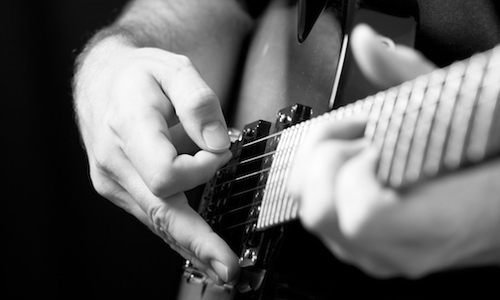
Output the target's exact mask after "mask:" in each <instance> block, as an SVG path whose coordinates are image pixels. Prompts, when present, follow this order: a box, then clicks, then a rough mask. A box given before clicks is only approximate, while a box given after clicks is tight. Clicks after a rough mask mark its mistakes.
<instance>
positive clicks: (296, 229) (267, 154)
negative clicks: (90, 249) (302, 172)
mask: <svg viewBox="0 0 500 300" xmlns="http://www.w3.org/2000/svg"><path fill="white" fill-rule="evenodd" d="M352 2H354V1H337V2H336V5H338V6H337V7H334V8H333V9H334V10H335V11H339V10H341V11H343V12H344V14H346V12H345V10H349V9H352V7H351V6H350V5H351V3H352ZM278 3H279V4H276V7H275V8H276V10H275V12H279V13H281V12H282V11H283V9H284V10H285V11H286V10H287V9H289V8H290V7H291V6H290V4H289V1H278ZM271 10H272V9H271ZM282 17H283V18H287V19H288V18H290V15H288V14H286V13H285V14H284V15H283V16H282ZM315 17H317V16H315ZM399 17H400V16H398V18H399ZM275 18H276V14H274V15H272V18H271V17H268V18H264V20H263V23H266V22H273V21H276V19H275ZM349 18H350V17H345V18H343V19H341V20H340V22H339V23H335V20H339V19H335V18H330V19H329V17H328V16H327V17H324V19H319V22H320V24H321V22H326V23H328V22H330V21H332V20H333V22H334V23H335V24H337V25H338V26H337V27H335V24H333V25H332V24H328V26H325V28H330V29H327V30H331V28H341V27H342V28H344V31H345V28H346V27H349V26H352V24H354V23H355V22H356V20H355V19H349ZM349 22H352V24H349ZM403 22H404V23H405V24H410V25H409V28H412V26H413V25H411V23H407V20H404V21H403ZM346 24H347V25H346ZM264 26H269V24H265V25H264ZM306 27H307V26H306ZM306 31H307V30H306ZM267 34H274V33H272V32H271V33H269V32H268V33H267ZM311 34H314V33H313V32H312V31H311ZM284 36H286V35H284ZM328 36H330V37H331V36H332V32H328ZM333 36H335V34H334V35H333ZM407 36H408V35H407ZM410 36H411V34H410ZM314 38H315V37H312V39H314ZM347 39H348V36H347V35H342V34H338V32H337V35H336V40H335V39H334V40H333V42H332V43H333V44H337V45H338V46H339V47H338V49H339V50H338V52H334V53H333V56H330V57H329V58H327V59H326V61H329V62H333V63H332V64H333V67H332V66H330V70H333V71H332V72H331V73H330V74H329V75H325V73H324V72H322V71H321V72H320V73H321V74H320V76H319V77H320V80H325V81H324V82H320V83H317V82H314V84H313V85H315V88H317V87H318V86H326V88H324V89H322V90H321V89H320V90H321V92H320V93H321V95H320V96H318V97H317V98H321V99H323V101H319V100H316V98H315V97H312V98H313V100H312V101H311V100H310V98H311V97H309V98H307V97H306V98H305V99H309V101H310V103H308V104H311V103H312V106H313V108H311V107H309V106H306V105H302V104H292V105H290V106H288V107H287V108H285V109H282V110H280V111H279V113H278V117H277V120H276V122H275V123H274V124H273V123H270V122H267V121H262V120H260V121H255V122H252V123H249V124H247V125H246V126H244V128H243V131H242V133H241V135H240V136H239V137H238V139H237V140H236V141H235V142H234V143H233V144H232V146H231V151H232V152H233V158H232V160H231V161H230V162H229V163H228V164H227V165H226V166H224V167H223V168H221V169H220V170H219V171H218V172H217V174H216V175H215V177H214V178H213V179H212V180H211V181H210V182H209V183H207V184H206V186H205V189H204V192H203V196H202V199H201V203H200V206H199V212H200V214H201V215H202V216H203V217H204V219H205V220H206V221H207V222H208V223H209V224H210V225H211V226H212V228H213V229H214V230H215V231H216V232H217V233H218V234H220V235H221V236H222V237H223V238H224V239H225V240H226V241H227V242H228V244H229V245H230V246H231V247H232V248H233V250H234V251H235V253H237V254H239V255H240V261H239V264H240V267H241V269H242V272H241V277H240V282H239V283H238V284H237V285H236V286H229V285H225V286H217V285H214V284H213V283H212V282H211V280H209V279H208V277H207V276H205V275H204V274H202V273H201V272H199V271H197V270H196V269H194V268H192V266H191V265H190V264H189V262H187V264H186V267H185V269H184V274H183V277H182V278H181V288H180V292H179V297H180V299H333V297H334V296H335V295H343V294H344V293H345V295H350V296H371V297H372V296H373V297H377V296H382V297H391V298H394V297H399V296H401V297H404V298H413V297H415V298H420V297H429V296H435V292H434V291H435V290H436V289H439V291H441V293H442V291H443V290H444V291H447V292H450V293H458V294H460V293H461V291H462V288H464V287H466V286H467V285H469V286H474V287H476V286H477V287H481V288H487V287H488V286H489V283H490V282H491V281H488V279H491V278H489V276H491V275H492V274H496V275H497V276H498V274H499V271H498V270H496V269H494V268H492V269H487V268H478V269H472V270H471V269H469V270H458V271H450V272H443V273H438V274H435V275H432V276H429V277H427V278H424V279H422V280H407V279H402V278H400V279H391V280H378V279H374V278H371V277H369V276H366V275H365V274H363V273H362V272H361V271H359V270H358V269H356V268H355V267H352V266H348V265H345V264H343V263H341V262H339V261H337V260H336V259H335V257H333V255H332V254H331V253H330V252H329V251H328V250H327V249H326V248H325V247H324V246H323V245H322V244H321V242H320V241H318V240H317V239H316V238H315V237H313V236H312V235H310V234H309V233H307V232H306V231H304V230H303V228H302V227H301V225H300V223H299V222H298V221H297V217H298V207H297V204H296V203H295V202H294V201H293V200H292V199H291V197H290V196H289V195H288V193H287V190H286V182H287V176H288V174H289V169H290V166H291V163H292V161H293V158H294V154H295V151H296V149H297V147H298V145H300V144H301V142H302V141H303V139H304V137H305V136H307V135H308V133H309V132H311V131H313V130H314V128H315V126H317V125H318V124H320V123H323V122H332V120H341V119H346V118H349V117H352V116H355V115H361V114H362V115H365V116H367V117H368V124H367V127H366V131H365V136H366V137H367V138H369V139H370V140H371V141H372V143H373V144H374V145H375V146H376V147H377V148H378V149H380V159H379V163H378V167H377V176H378V178H379V180H380V181H381V182H382V183H383V184H385V185H387V186H390V187H392V188H395V189H401V188H404V187H407V186H411V185H413V184H416V183H419V182H422V181H425V180H432V179H433V178H435V177H437V176H444V175H445V174H446V173H448V172H456V171H459V170H461V169H463V168H466V167H468V166H471V165H474V164H477V163H481V162H484V161H486V160H488V159H491V158H494V157H495V156H496V155H498V154H499V153H500V104H499V103H498V102H499V98H500V96H499V95H500V46H498V47H496V48H494V49H492V50H490V51H487V52H484V53H480V54H477V55H474V56H472V57H471V58H469V59H467V60H464V61H460V62H456V63H454V64H452V65H450V66H449V67H446V68H443V69H439V70H436V71H434V72H432V73H430V74H428V75H424V76H421V77H418V78H416V79H415V80H413V81H409V82H405V83H403V84H402V85H400V86H396V87H393V88H391V89H389V90H386V91H378V92H375V93H373V95H369V96H366V97H363V98H356V97H358V94H359V93H360V91H359V90H356V91H354V92H352V91H351V92H350V91H346V87H348V86H349V85H350V84H351V83H349V82H346V80H347V79H346V78H348V77H349V75H348V74H347V73H346V72H347V71H346V61H348V56H349V54H348V52H347V51H348V47H346V46H345V45H346V44H347ZM261 47H265V43H263V44H262V45H261ZM268 47H269V46H268ZM297 47H299V46H297ZM254 50H255V49H254ZM257 50H261V51H260V52H259V51H257ZM257 50H255V51H256V52H257V53H261V52H262V49H257ZM255 51H254V52H255ZM292 51H293V50H292ZM297 51H302V50H297ZM330 52H332V51H330ZM330 52H328V53H330ZM325 53H327V52H325ZM328 55H330V54H328ZM292 56H293V55H292ZM259 58H262V57H259ZM321 61H325V58H324V57H322V58H321ZM264 65H266V64H265V63H264ZM252 66H253V67H254V68H256V66H255V64H253V63H252ZM257 67H258V66H257ZM317 69H318V68H316V69H315V70H316V71H317ZM287 70H289V69H287ZM293 72H294V71H293V70H292V72H291V73H293ZM325 72H326V71H325ZM269 73H270V75H269V76H275V75H276V70H272V72H269ZM279 73H280V72H278V74H279ZM287 74H288V73H287ZM341 75H342V76H341ZM285 77H286V76H285ZM340 78H342V79H340ZM265 80H266V79H264V81H265ZM287 80H288V79H286V80H284V82H285V84H284V85H283V86H279V87H278V88H274V89H273V90H275V91H276V90H277V91H278V92H271V93H270V96H268V97H276V98H280V95H281V94H280V93H281V92H282V91H283V90H285V89H287V90H289V84H288V83H289V81H287ZM328 81H330V82H331V85H330V86H328V84H326V83H325V82H328ZM343 81H344V82H343ZM259 82H260V84H262V80H260V81H259ZM356 83H359V80H357V81H356ZM250 86H251V87H252V88H254V87H255V86H252V84H250ZM265 87H266V86H261V88H262V89H263V90H266V88H265ZM325 90H326V91H325ZM332 91H333V92H332ZM369 91H370V90H369ZM369 91H368V92H369ZM364 92H365V93H366V92H367V91H364ZM299 93H304V92H303V91H302V92H299ZM329 93H331V95H332V96H325V95H328V94H329ZM252 94H253V96H255V93H252ZM303 96H304V95H302V94H301V97H303ZM240 97H241V96H240ZM243 97H246V96H243ZM248 97H250V96H248ZM281 98H286V99H287V101H292V100H289V98H293V97H281ZM332 99H333V101H335V102H332ZM353 99H354V100H356V99H361V100H356V101H352V100H353ZM264 100H267V99H264ZM265 102H267V101H265ZM278 102H280V101H278ZM279 104H283V103H279ZM279 104H275V103H274V104H272V105H279ZM253 105H256V104H255V103H253ZM266 105H268V104H266ZM328 107H330V108H334V109H333V110H329V109H328ZM247 108H248V107H243V108H241V111H244V110H246V109H247ZM267 108H268V107H267ZM237 110H238V109H237ZM267 110H269V109H267ZM315 111H320V113H319V114H317V115H315ZM250 117H252V116H250ZM478 282H481V283H480V284H478ZM489 287H491V286H489ZM403 292H404V293H405V294H401V293H403ZM478 292H479V291H478Z"/></svg>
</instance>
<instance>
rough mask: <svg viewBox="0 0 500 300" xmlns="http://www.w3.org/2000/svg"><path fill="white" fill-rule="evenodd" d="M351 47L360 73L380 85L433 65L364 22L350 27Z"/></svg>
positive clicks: (398, 81)
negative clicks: (351, 29)
mask: <svg viewBox="0 0 500 300" xmlns="http://www.w3.org/2000/svg"><path fill="white" fill-rule="evenodd" d="M351 49H352V52H353V54H354V57H355V59H356V61H357V63H358V66H359V67H360V69H361V71H362V72H363V74H364V75H365V76H366V77H367V78H368V79H369V80H370V81H372V82H373V83H374V84H376V85H379V86H380V87H381V88H389V87H392V86H395V85H398V84H401V83H403V82H405V81H407V80H412V79H414V78H416V77H418V76H420V75H424V74H427V73H429V72H431V71H432V70H434V69H435V68H436V67H435V66H434V64H432V63H431V62H429V61H428V60H427V59H426V58H425V57H424V56H423V55H421V54H420V53H419V52H418V51H416V50H414V49H412V48H410V47H407V46H404V45H395V44H394V42H392V40H390V39H388V38H386V37H383V36H380V35H379V34H377V33H376V32H375V31H374V30H373V29H371V28H370V27H369V26H367V25H366V24H360V25H358V26H356V27H355V28H354V29H353V32H352V34H351Z"/></svg>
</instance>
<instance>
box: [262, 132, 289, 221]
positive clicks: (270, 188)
mask: <svg viewBox="0 0 500 300" xmlns="http://www.w3.org/2000/svg"><path fill="white" fill-rule="evenodd" d="M288 130H289V129H285V130H284V131H283V133H282V135H281V138H280V143H279V144H278V147H277V148H276V153H275V155H274V159H273V162H272V165H271V169H270V171H269V177H268V179H267V183H266V188H265V190H264V197H263V199H262V204H263V205H262V215H263V221H264V223H263V226H269V225H270V224H271V220H272V217H273V214H274V213H275V207H276V201H277V198H276V197H275V194H276V189H277V188H278V187H279V186H278V184H277V181H278V177H277V172H278V171H279V169H278V167H277V166H279V162H280V161H281V158H282V154H283V151H282V149H283V148H284V147H285V146H286V143H287V139H288V138H289V135H287V134H286V133H287V132H288Z"/></svg>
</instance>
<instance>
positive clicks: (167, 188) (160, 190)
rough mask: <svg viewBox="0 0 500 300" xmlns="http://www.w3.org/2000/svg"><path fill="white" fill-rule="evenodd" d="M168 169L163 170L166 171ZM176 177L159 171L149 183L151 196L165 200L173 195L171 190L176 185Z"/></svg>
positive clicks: (170, 173)
mask: <svg viewBox="0 0 500 300" xmlns="http://www.w3.org/2000/svg"><path fill="white" fill-rule="evenodd" d="M168 169H169V168H164V170H168ZM175 179H176V177H175V176H174V175H173V174H172V172H167V171H161V172H159V173H157V174H156V175H154V176H153V177H152V179H151V180H150V181H149V184H148V186H149V189H150V191H151V193H153V195H155V196H156V197H159V198H165V197H168V196H170V195H171V194H173V189H174V187H175V186H176V185H177V183H176V180H175Z"/></svg>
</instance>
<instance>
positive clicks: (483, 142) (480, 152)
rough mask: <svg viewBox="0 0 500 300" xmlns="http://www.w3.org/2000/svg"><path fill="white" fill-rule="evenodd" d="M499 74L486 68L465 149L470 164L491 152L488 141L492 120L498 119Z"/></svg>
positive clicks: (496, 70)
mask: <svg viewBox="0 0 500 300" xmlns="http://www.w3.org/2000/svg"><path fill="white" fill-rule="evenodd" d="M499 82H500V72H498V68H491V67H490V68H488V70H487V73H486V75H485V77H484V81H483V86H482V87H481V91H480V94H479V101H478V106H477V109H476V111H475V115H474V122H473V125H472V129H471V142H470V144H469V147H468V148H467V156H468V159H469V160H470V161H472V162H476V161H480V160H482V159H483V158H484V157H485V156H486V155H487V154H489V152H491V150H495V149H488V141H489V138H490V137H491V133H490V132H491V128H492V127H493V124H494V118H495V117H498V113H497V109H498V108H497V102H498V95H499V92H500V84H499Z"/></svg>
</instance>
